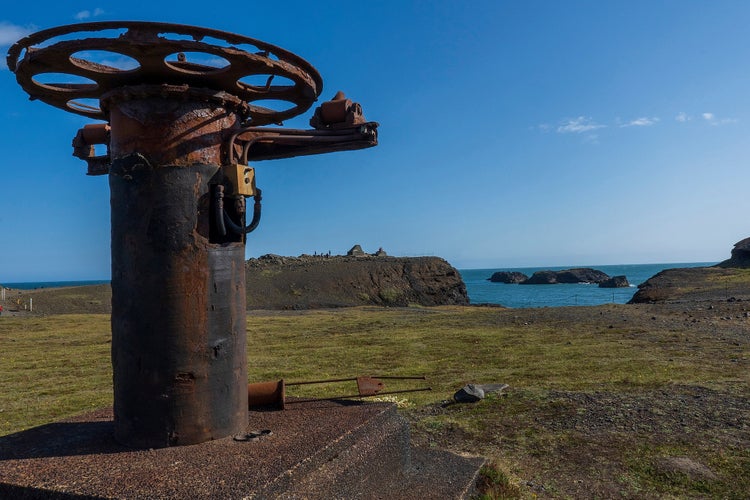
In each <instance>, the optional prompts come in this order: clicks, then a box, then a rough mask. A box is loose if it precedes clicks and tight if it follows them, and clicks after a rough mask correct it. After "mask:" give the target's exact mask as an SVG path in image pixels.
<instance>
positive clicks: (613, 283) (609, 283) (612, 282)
mask: <svg viewBox="0 0 750 500" xmlns="http://www.w3.org/2000/svg"><path fill="white" fill-rule="evenodd" d="M629 286H630V283H629V282H628V278H627V277H626V276H625V275H622V276H613V277H611V278H609V279H607V280H604V281H601V282H599V287H600V288H627V287H629Z"/></svg>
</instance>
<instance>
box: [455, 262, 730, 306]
mask: <svg viewBox="0 0 750 500" xmlns="http://www.w3.org/2000/svg"><path fill="white" fill-rule="evenodd" d="M714 264H716V263H715V262H689V263H670V264H627V265H619V266H616V265H610V266H563V267H522V268H497V269H460V270H459V272H460V273H461V277H462V278H463V280H464V283H466V290H467V292H468V293H469V300H470V301H471V303H472V304H482V303H486V304H501V305H504V306H506V307H560V306H594V305H600V304H608V303H615V304H625V303H626V302H627V301H629V300H630V299H631V298H632V297H633V294H634V293H635V292H636V291H637V290H638V289H637V286H638V285H640V284H641V283H643V282H644V281H646V280H647V279H649V278H650V277H651V276H653V275H655V274H656V273H658V272H659V271H662V270H664V269H670V268H676V267H700V266H711V265H714ZM572 267H590V268H593V269H597V270H599V271H602V272H604V273H607V274H608V275H609V276H622V275H625V276H626V277H627V278H628V282H629V283H630V287H628V288H599V285H595V284H593V285H590V284H557V285H517V284H506V283H492V282H491V281H487V279H488V278H489V277H490V276H492V273H494V272H497V271H518V272H521V273H524V274H525V275H527V276H531V275H532V274H534V273H535V272H536V271H542V270H553V271H560V270H562V269H570V268H572Z"/></svg>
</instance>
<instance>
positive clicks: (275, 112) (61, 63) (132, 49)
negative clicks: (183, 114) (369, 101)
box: [7, 21, 323, 125]
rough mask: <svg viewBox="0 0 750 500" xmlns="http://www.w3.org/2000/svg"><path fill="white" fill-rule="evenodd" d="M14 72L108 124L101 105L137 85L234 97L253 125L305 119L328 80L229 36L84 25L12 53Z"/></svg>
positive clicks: (140, 25)
mask: <svg viewBox="0 0 750 500" xmlns="http://www.w3.org/2000/svg"><path fill="white" fill-rule="evenodd" d="M7 62H8V67H9V68H10V70H11V71H13V72H14V73H15V74H16V79H17V80H18V83H19V84H20V85H21V86H22V87H23V89H24V90H25V91H26V92H27V93H28V94H29V95H30V96H31V99H39V100H40V101H43V102H45V103H47V104H50V105H52V106H56V107H58V108H61V109H64V110H66V111H70V112H73V113H77V114H79V115H83V116H87V117H89V118H95V119H101V120H106V119H107V110H106V109H103V108H102V106H101V104H100V102H99V99H100V98H101V97H102V96H103V95H104V94H106V93H107V92H110V91H112V90H116V89H122V88H123V87H127V86H135V85H156V86H158V85H169V86H172V87H174V86H185V88H186V90H187V89H208V90H211V91H217V92H226V93H228V94H231V95H233V96H236V97H238V98H239V99H240V100H242V101H244V102H245V103H247V106H246V109H245V111H244V114H245V118H246V123H247V124H249V125H266V124H270V123H281V122H282V121H283V120H286V119H289V118H292V117H294V116H297V115H299V114H301V113H304V112H305V111H306V110H307V109H309V108H310V106H311V105H312V104H313V103H314V102H315V100H316V99H317V98H318V96H319V95H320V93H321V91H322V89H323V81H322V79H321V77H320V75H319V74H318V72H317V71H316V70H315V68H314V67H313V66H312V65H311V64H310V63H308V62H307V61H305V60H304V59H302V58H300V57H298V56H296V55H294V54H292V53H291V52H288V51H286V50H284V49H281V48H279V47H276V46H274V45H271V44H268V43H265V42H261V41H259V40H255V39H252V38H248V37H244V36H241V35H236V34H233V33H228V32H224V31H218V30H212V29H206V28H198V27H193V26H185V25H179V24H165V23H150V22H138V21H124V22H118V21H113V22H100V23H82V24H73V25H68V26H61V27H58V28H52V29H48V30H43V31H39V32H37V33H34V34H32V35H29V36H27V37H25V38H23V39H21V40H19V41H18V42H17V43H16V44H15V45H13V46H12V47H11V48H10V50H9V51H8V58H7Z"/></svg>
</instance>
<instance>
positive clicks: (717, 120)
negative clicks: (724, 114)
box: [701, 113, 739, 125]
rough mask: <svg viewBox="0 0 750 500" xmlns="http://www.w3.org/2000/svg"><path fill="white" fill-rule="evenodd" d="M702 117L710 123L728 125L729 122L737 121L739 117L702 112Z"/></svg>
mask: <svg viewBox="0 0 750 500" xmlns="http://www.w3.org/2000/svg"><path fill="white" fill-rule="evenodd" d="M701 117H702V118H703V119H704V120H705V121H707V122H708V124H709V125H726V124H727V123H737V122H738V121H739V120H737V118H717V117H716V115H715V114H713V113H701Z"/></svg>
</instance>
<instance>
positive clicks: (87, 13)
mask: <svg viewBox="0 0 750 500" xmlns="http://www.w3.org/2000/svg"><path fill="white" fill-rule="evenodd" d="M102 14H104V9H100V8H99V7H97V8H96V9H94V10H93V11H90V10H82V11H80V12H77V13H76V15H75V16H73V17H75V18H76V19H78V20H79V21H83V20H84V19H88V18H90V17H99V16H101V15H102Z"/></svg>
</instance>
